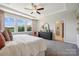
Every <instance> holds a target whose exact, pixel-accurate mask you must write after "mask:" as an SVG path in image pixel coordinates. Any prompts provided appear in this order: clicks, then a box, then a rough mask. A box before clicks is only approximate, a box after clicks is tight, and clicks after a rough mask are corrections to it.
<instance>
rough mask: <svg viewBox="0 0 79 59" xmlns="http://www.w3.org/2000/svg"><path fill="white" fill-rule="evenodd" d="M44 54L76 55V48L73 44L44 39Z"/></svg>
mask: <svg viewBox="0 0 79 59" xmlns="http://www.w3.org/2000/svg"><path fill="white" fill-rule="evenodd" d="M46 42H47V50H46V56H77V55H79V54H78V48H77V46H76V45H75V44H71V43H66V42H59V41H53V40H46Z"/></svg>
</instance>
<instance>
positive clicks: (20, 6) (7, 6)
mask: <svg viewBox="0 0 79 59" xmlns="http://www.w3.org/2000/svg"><path fill="white" fill-rule="evenodd" d="M37 5H39V6H41V7H44V10H43V11H40V13H41V14H40V15H39V14H37V13H34V14H30V13H31V10H25V9H24V8H30V9H31V8H32V7H31V3H3V4H0V9H2V10H4V11H7V12H11V13H12V12H13V13H16V14H20V15H23V16H25V17H26V16H27V17H28V18H36V19H38V18H40V17H42V16H48V15H51V14H56V13H59V12H65V11H68V10H69V11H71V10H76V9H77V8H78V6H79V4H77V3H73V4H71V3H70V4H66V3H37Z"/></svg>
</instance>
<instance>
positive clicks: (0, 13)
mask: <svg viewBox="0 0 79 59" xmlns="http://www.w3.org/2000/svg"><path fill="white" fill-rule="evenodd" d="M3 19H4V11H2V10H0V32H2V31H3V30H4V24H3V23H4V21H3Z"/></svg>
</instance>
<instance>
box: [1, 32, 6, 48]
mask: <svg viewBox="0 0 79 59" xmlns="http://www.w3.org/2000/svg"><path fill="white" fill-rule="evenodd" d="M4 46H5V38H4V36H3V35H2V33H0V49H1V48H3V47H4Z"/></svg>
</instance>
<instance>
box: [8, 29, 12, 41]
mask: <svg viewBox="0 0 79 59" xmlns="http://www.w3.org/2000/svg"><path fill="white" fill-rule="evenodd" d="M7 32H8V34H9V37H10V40H11V41H12V40H13V35H12V33H11V32H10V31H9V30H7Z"/></svg>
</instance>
